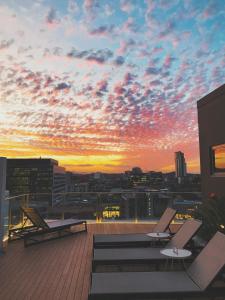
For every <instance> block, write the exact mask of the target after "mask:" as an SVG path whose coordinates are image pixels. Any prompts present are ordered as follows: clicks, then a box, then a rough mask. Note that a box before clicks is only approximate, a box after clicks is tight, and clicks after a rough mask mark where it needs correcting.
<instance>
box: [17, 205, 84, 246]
mask: <svg viewBox="0 0 225 300" xmlns="http://www.w3.org/2000/svg"><path fill="white" fill-rule="evenodd" d="M21 209H22V211H23V213H24V215H25V216H26V217H27V218H28V219H29V220H30V221H31V223H32V224H33V225H34V226H33V228H32V231H30V232H29V231H28V232H27V231H26V232H25V234H24V236H23V238H24V246H25V247H28V246H31V245H33V244H38V243H41V242H44V241H47V240H52V239H57V238H61V237H64V236H68V235H71V234H74V233H77V231H76V232H75V231H74V232H73V231H72V230H71V227H73V226H77V225H83V226H82V228H83V229H82V230H80V231H79V232H81V231H87V223H86V221H83V220H76V219H66V220H46V219H43V218H42V216H41V215H40V214H39V212H38V210H37V209H35V208H30V207H29V208H25V207H21ZM46 236H47V238H46Z"/></svg>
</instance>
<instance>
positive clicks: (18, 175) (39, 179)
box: [6, 158, 66, 206]
mask: <svg viewBox="0 0 225 300" xmlns="http://www.w3.org/2000/svg"><path fill="white" fill-rule="evenodd" d="M6 187H7V190H8V191H9V193H10V196H15V195H21V194H33V196H32V197H33V200H34V201H42V202H43V203H44V202H45V203H46V204H48V205H50V206H54V205H55V204H56V203H58V202H60V201H62V198H63V195H62V194H61V193H65V191H66V178H65V169H64V168H62V167H59V166H58V162H57V161H56V160H53V159H45V158H40V159H36V158H32V159H7V179H6ZM38 194H39V195H38Z"/></svg>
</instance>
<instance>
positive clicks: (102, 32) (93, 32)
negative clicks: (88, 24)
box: [90, 25, 114, 36]
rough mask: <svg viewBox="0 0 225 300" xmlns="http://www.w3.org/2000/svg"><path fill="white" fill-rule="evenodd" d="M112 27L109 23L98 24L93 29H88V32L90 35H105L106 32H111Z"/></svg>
mask: <svg viewBox="0 0 225 300" xmlns="http://www.w3.org/2000/svg"><path fill="white" fill-rule="evenodd" d="M113 29H114V26H113V25H111V26H106V25H102V26H99V27H97V28H95V29H92V30H91V31H90V34H91V35H96V36H107V35H108V34H112V33H113Z"/></svg>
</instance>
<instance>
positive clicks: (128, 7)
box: [120, 0, 134, 13]
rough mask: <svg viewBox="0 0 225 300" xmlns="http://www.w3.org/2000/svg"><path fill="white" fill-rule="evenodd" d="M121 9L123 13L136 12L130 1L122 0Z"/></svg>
mask: <svg viewBox="0 0 225 300" xmlns="http://www.w3.org/2000/svg"><path fill="white" fill-rule="evenodd" d="M120 9H121V10H122V11H123V12H126V13H131V12H132V11H133V10H134V5H133V3H132V2H131V1H130V0H121V1H120Z"/></svg>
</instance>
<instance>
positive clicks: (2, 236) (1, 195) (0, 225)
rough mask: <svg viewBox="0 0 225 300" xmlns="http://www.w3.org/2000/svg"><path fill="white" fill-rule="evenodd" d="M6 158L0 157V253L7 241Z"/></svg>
mask: <svg viewBox="0 0 225 300" xmlns="http://www.w3.org/2000/svg"><path fill="white" fill-rule="evenodd" d="M6 162H7V160H6V158H5V157H0V253H2V252H4V249H5V247H6V245H7V241H8V202H7V201H5V195H6Z"/></svg>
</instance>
